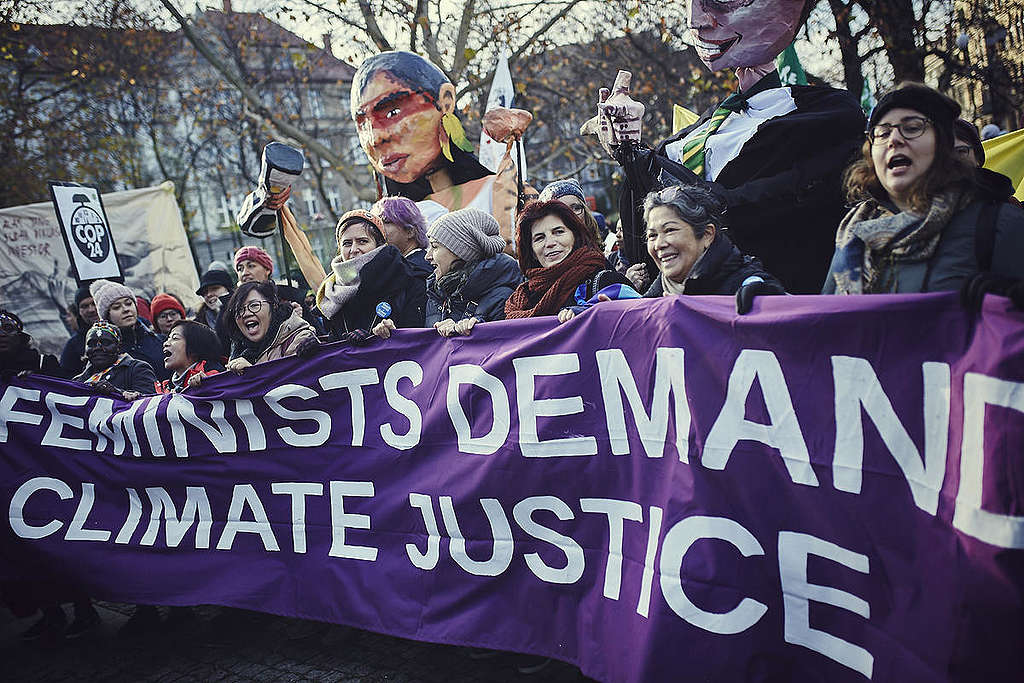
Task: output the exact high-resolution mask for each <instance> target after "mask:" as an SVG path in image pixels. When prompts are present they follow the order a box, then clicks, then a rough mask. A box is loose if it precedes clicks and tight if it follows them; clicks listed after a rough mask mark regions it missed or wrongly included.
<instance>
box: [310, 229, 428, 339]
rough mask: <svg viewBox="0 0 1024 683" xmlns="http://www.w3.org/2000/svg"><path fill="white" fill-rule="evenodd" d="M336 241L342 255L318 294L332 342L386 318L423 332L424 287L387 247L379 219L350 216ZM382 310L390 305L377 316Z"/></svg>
mask: <svg viewBox="0 0 1024 683" xmlns="http://www.w3.org/2000/svg"><path fill="white" fill-rule="evenodd" d="M335 236H336V237H337V240H338V255H337V256H335V257H334V259H333V260H332V261H331V272H330V273H329V274H328V275H327V277H326V278H325V279H324V281H323V282H322V283H320V287H319V288H318V289H317V292H316V303H317V306H318V307H319V308H320V310H321V311H322V312H323V314H324V317H325V318H327V320H328V325H329V327H330V328H331V333H332V336H334V338H336V339H337V338H341V337H343V336H344V335H345V334H347V333H349V332H354V331H356V330H370V329H371V328H373V327H374V326H375V325H377V324H378V323H380V322H381V321H382V320H383V319H385V318H388V319H390V320H391V321H392V323H393V324H394V325H395V326H396V327H423V316H424V312H423V309H424V305H425V304H426V298H427V292H426V283H425V282H424V281H423V280H422V279H421V278H418V277H416V276H415V275H414V274H413V272H412V269H411V268H410V266H409V264H408V263H406V261H405V259H403V258H402V254H401V253H400V252H399V251H398V249H396V248H395V247H393V246H391V245H390V244H387V243H386V241H385V238H384V229H383V224H382V223H381V220H380V218H379V217H378V216H376V215H375V214H373V213H370V212H369V211H364V210H362V209H355V210H353V211H349V212H348V213H346V214H345V215H344V216H342V217H341V220H339V221H338V228H337V231H336V233H335ZM380 304H387V305H386V306H385V307H380V308H381V309H382V310H383V309H386V310H385V311H384V314H381V313H380V312H378V307H379V305H380Z"/></svg>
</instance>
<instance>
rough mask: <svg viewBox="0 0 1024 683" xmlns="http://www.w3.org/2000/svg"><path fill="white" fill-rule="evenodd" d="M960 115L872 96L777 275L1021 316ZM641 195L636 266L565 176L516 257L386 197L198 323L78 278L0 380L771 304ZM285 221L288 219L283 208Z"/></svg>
mask: <svg viewBox="0 0 1024 683" xmlns="http://www.w3.org/2000/svg"><path fill="white" fill-rule="evenodd" d="M959 113H960V108H959V106H958V105H957V104H956V103H955V102H954V101H953V100H951V99H950V98H948V97H946V96H945V95H942V94H940V93H938V92H937V91H935V90H932V89H930V88H927V87H925V86H923V85H919V84H904V85H902V86H899V87H897V88H896V89H894V90H893V91H891V92H889V93H888V94H886V95H885V96H884V97H882V99H881V100H880V101H879V103H878V105H877V106H876V107H875V109H874V111H873V112H872V114H871V116H870V118H869V120H868V125H867V131H866V137H865V139H864V142H863V145H862V147H861V150H860V155H859V157H857V158H855V159H851V160H850V165H849V167H848V169H847V170H846V172H845V174H844V176H843V183H844V190H845V192H846V200H847V201H848V205H847V207H848V208H847V212H846V215H845V217H844V218H842V220H841V221H840V222H839V223H838V224H836V225H833V226H831V228H830V232H831V233H832V235H831V236H832V237H834V246H835V248H834V252H833V255H832V258H831V262H830V263H817V262H814V263H810V262H801V259H806V258H808V256H807V255H808V254H810V253H813V252H811V251H808V250H806V249H802V248H800V245H795V246H794V248H793V249H792V252H791V255H792V259H791V261H790V262H789V263H788V264H787V268H788V271H789V272H790V273H815V272H824V270H825V267H826V266H827V276H826V277H825V279H824V281H823V282H820V283H818V286H819V289H820V291H821V292H822V293H823V294H873V293H914V292H935V291H960V292H961V294H962V300H963V302H964V305H965V306H971V307H977V306H978V305H979V303H980V300H981V298H982V297H983V296H984V294H986V293H988V292H995V293H999V294H1004V295H1007V296H1009V297H1011V299H1012V300H1013V301H1014V303H1015V305H1016V306H1018V307H1024V284H1022V280H1021V278H1022V275H1024V210H1022V208H1021V207H1020V205H1019V203H1017V202H1016V200H1014V199H1013V197H1012V194H1013V187H1012V185H1011V183H1010V182H1009V180H1008V179H1007V178H1006V177H1005V176H1001V175H999V174H996V173H993V172H991V171H988V170H985V169H982V168H980V166H981V164H982V163H983V162H984V154H985V153H984V148H983V147H982V145H981V139H980V136H979V135H978V132H977V130H976V129H975V128H974V126H973V125H971V124H970V123H968V122H966V121H963V120H961V119H958V116H959ZM641 199H642V202H641V203H640V205H639V206H638V207H637V208H638V209H639V210H640V211H642V217H643V221H644V227H645V234H646V245H647V256H648V257H649V258H647V259H645V260H644V261H643V262H639V263H630V261H629V259H627V258H626V256H625V254H624V253H622V250H618V249H617V248H616V247H617V245H618V244H619V243H620V242H621V240H622V232H621V229H612V230H605V227H604V225H603V217H601V219H600V220H599V218H598V217H597V216H595V215H594V213H592V212H591V210H590V209H589V208H588V206H587V203H586V197H585V196H584V192H583V190H582V188H581V186H580V184H579V183H578V182H576V181H575V180H573V179H565V180H559V181H557V182H554V183H552V184H550V185H549V186H548V187H545V188H544V189H543V190H542V191H541V192H540V195H539V197H538V198H537V199H536V200H535V201H532V202H529V203H527V204H526V205H525V207H524V208H523V209H522V210H521V211H520V212H519V215H518V220H517V226H516V234H515V242H514V245H511V246H510V245H508V244H507V241H506V240H505V239H504V238H503V237H502V236H501V235H500V234H499V224H498V222H497V221H496V220H495V219H494V218H493V217H492V216H491V215H490V214H488V213H486V212H483V211H480V210H477V209H472V208H467V209H460V210H456V211H453V212H450V213H447V214H444V215H442V216H440V217H439V218H436V219H435V220H434V221H433V222H432V223H431V224H429V225H427V221H426V220H425V219H424V217H423V215H422V214H421V213H420V210H419V208H418V207H417V204H416V202H414V201H412V200H411V199H407V198H403V197H385V198H384V199H382V200H380V201H379V202H378V203H377V204H375V205H374V206H373V207H372V208H371V209H369V210H364V209H354V210H351V211H349V212H347V213H345V214H344V215H343V216H342V217H341V219H340V220H339V221H338V224H337V229H336V234H335V236H336V240H337V255H336V256H335V258H334V259H333V260H332V261H331V262H330V263H329V264H326V267H322V266H321V267H320V272H322V273H323V274H324V277H323V279H322V281H321V282H319V284H318V285H315V286H314V289H313V290H312V291H309V292H305V291H299V290H296V289H295V288H292V287H286V286H283V285H279V284H276V283H275V281H274V262H273V259H272V258H271V256H270V255H269V254H268V253H267V252H266V251H264V250H263V249H261V248H259V247H255V246H246V247H243V248H241V249H239V250H238V251H237V253H236V254H235V255H234V262H233V264H232V266H233V273H232V272H229V271H228V270H227V269H222V268H211V269H210V270H208V271H207V272H205V273H203V274H202V277H201V279H200V287H199V289H198V291H197V292H196V294H197V295H198V296H199V297H200V298H201V299H202V303H201V305H199V306H198V307H197V308H196V309H195V310H194V311H189V310H188V309H187V308H186V307H185V306H184V304H183V303H182V302H181V301H180V300H179V299H177V298H176V297H174V296H172V295H170V294H159V295H157V296H156V297H154V298H153V300H152V301H151V302H148V311H147V310H146V307H145V306H143V305H142V304H143V303H145V302H140V299H139V297H138V296H137V293H136V292H134V291H132V290H131V289H130V288H129V287H127V286H125V285H123V284H119V283H116V282H110V281H106V280H100V281H96V282H92V283H90V284H88V285H86V286H83V287H81V288H80V289H79V290H78V292H77V293H76V296H75V299H74V303H73V306H72V307H71V310H70V314H71V316H72V317H73V318H74V320H75V322H76V327H77V332H76V333H75V334H74V335H73V336H72V337H71V339H69V340H68V342H67V344H66V346H65V347H64V350H63V352H62V354H61V357H60V359H59V360H58V359H57V358H54V357H52V356H46V355H41V354H40V353H39V352H38V351H36V350H35V349H34V348H33V346H32V344H31V340H30V338H29V336H28V335H27V334H26V333H25V331H24V325H23V324H22V321H21V320H20V318H19V317H18V316H17V315H16V314H15V313H13V312H9V311H6V310H0V371H2V372H4V373H9V374H10V373H42V374H47V375H54V376H59V377H63V378H66V379H73V380H75V381H78V382H82V383H84V384H86V385H89V386H90V387H92V388H93V389H94V390H95V391H96V392H99V393H103V394H105V395H110V396H114V397H117V398H120V399H122V400H128V401H130V400H133V399H135V398H138V397H139V396H143V395H147V394H154V393H168V392H188V391H192V390H195V389H196V388H197V387H199V386H200V384H201V383H202V382H203V381H204V380H205V379H206V378H208V377H210V376H211V375H216V374H217V373H220V372H238V373H240V372H246V371H250V370H247V369H248V368H251V366H255V365H259V364H261V363H266V362H269V361H273V360H275V359H279V358H283V357H286V356H292V355H299V356H310V355H312V354H315V353H317V351H318V349H319V348H320V345H321V344H322V343H326V342H330V341H342V342H347V343H367V342H371V341H374V340H377V339H387V338H389V337H390V336H391V333H392V332H393V331H394V330H396V329H399V328H405V329H408V328H424V327H426V328H433V329H435V330H436V331H437V333H438V334H439V335H441V336H445V337H447V336H453V335H469V334H471V332H472V330H473V329H474V327H475V325H477V324H480V323H489V322H492V321H497V320H503V319H506V318H525V317H539V316H551V317H555V318H557V320H558V322H559V323H569V322H570V321H572V320H573V319H574V318H577V317H579V316H583V315H586V314H587V313H588V312H589V311H591V310H592V309H594V308H595V307H600V306H601V305H602V303H603V302H606V301H610V300H615V299H629V298H642V297H649V298H653V297H667V296H679V295H682V296H695V295H709V294H711V295H728V296H732V297H734V298H735V302H736V309H737V312H738V313H740V314H746V313H749V312H750V311H751V310H752V309H753V307H754V301H755V298H756V297H758V296H763V295H784V294H786V289H785V288H784V285H783V281H781V280H780V278H779V277H776V274H773V273H772V272H769V270H768V269H766V267H765V265H764V264H763V263H762V261H761V260H760V258H759V254H756V253H755V254H749V253H744V252H743V251H741V249H740V248H739V247H738V246H737V244H736V243H734V241H733V240H732V239H731V238H730V220H729V219H730V216H729V210H728V202H727V201H725V200H723V198H722V197H721V196H720V195H718V194H716V193H715V192H713V191H712V190H711V189H709V188H708V187H705V186H701V185H699V184H692V185H670V186H668V187H661V188H657V189H655V190H654V191H652V192H650V193H649V194H648V195H647V196H646V197H644V198H641ZM282 212H283V213H284V214H286V217H287V218H288V219H290V212H288V210H287V207H282ZM748 227H749V226H748ZM758 230H760V231H761V233H762V234H761V236H760V237H759V240H760V242H766V243H767V242H770V241H771V237H770V236H771V233H772V230H773V226H772V225H767V224H765V225H760V226H759V227H758ZM747 243H755V244H756V243H758V241H757V240H754V241H753V242H751V241H750V240H747ZM779 246H780V245H778V244H775V245H773V248H772V250H770V255H771V258H772V259H775V258H777V252H778V247H779ZM602 247H604V248H602ZM513 250H514V255H512V254H510V253H507V252H509V251H513ZM74 598H75V605H76V610H75V621H74V622H73V623H72V624H71V626H66V625H65V617H64V613H63V612H60V613H59V615H58V611H59V607H56V606H55V605H53V604H46V605H44V606H43V614H44V616H43V619H42V620H41V621H40V622H39V623H37V624H36V625H35V626H33V627H32V629H30V630H29V632H28V633H27V634H26V636H27V637H40V636H42V635H44V634H45V633H47V632H48V629H50V630H53V629H60V630H61V631H62V632H63V633H64V634H65V635H67V636H74V635H80V634H81V633H83V632H85V631H87V630H88V629H89V628H91V627H92V626H93V625H95V623H96V621H97V619H96V616H95V611H94V610H92V609H91V607H90V606H89V603H88V600H87V599H85V598H83V597H82V596H74ZM136 616H137V617H138V618H137V619H136V623H135V625H134V626H132V627H131V628H134V627H136V626H138V624H139V623H141V622H143V621H145V622H147V623H149V622H152V621H153V619H154V612H153V610H152V609H150V608H140V609H139V610H138V611H137V613H136Z"/></svg>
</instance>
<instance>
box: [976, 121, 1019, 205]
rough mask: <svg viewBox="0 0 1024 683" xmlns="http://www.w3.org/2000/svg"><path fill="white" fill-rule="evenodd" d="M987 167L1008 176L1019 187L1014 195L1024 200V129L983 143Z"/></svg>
mask: <svg viewBox="0 0 1024 683" xmlns="http://www.w3.org/2000/svg"><path fill="white" fill-rule="evenodd" d="M981 146H982V147H984V148H985V168H987V169H989V170H991V171H996V172H997V173H1002V174H1003V175H1005V176H1008V177H1009V178H1010V180H1011V181H1012V182H1013V186H1014V187H1015V188H1017V191H1016V193H1015V194H1014V196H1015V197H1016V198H1017V199H1020V200H1021V201H1024V129H1021V130H1015V131H1014V132H1012V133H1007V134H1006V135H1000V136H999V137H997V138H992V139H991V140H985V141H984V142H983V143H981Z"/></svg>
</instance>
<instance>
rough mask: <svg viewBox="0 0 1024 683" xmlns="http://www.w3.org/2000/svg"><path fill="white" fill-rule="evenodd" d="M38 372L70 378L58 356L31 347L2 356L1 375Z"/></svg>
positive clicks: (0, 362)
mask: <svg viewBox="0 0 1024 683" xmlns="http://www.w3.org/2000/svg"><path fill="white" fill-rule="evenodd" d="M25 371H28V372H37V373H39V374H41V375H48V376H50V377H61V378H63V377H69V376H70V375H68V374H67V373H66V372H65V371H64V369H63V368H62V367H61V365H60V363H59V362H58V361H57V357H56V356H52V355H50V354H48V353H46V354H43V353H39V351H38V350H36V349H34V348H32V347H31V346H23V347H22V348H21V349H19V350H17V351H14V352H12V353H7V354H3V355H0V373H3V374H7V373H19V372H25Z"/></svg>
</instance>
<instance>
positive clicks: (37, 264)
mask: <svg viewBox="0 0 1024 683" xmlns="http://www.w3.org/2000/svg"><path fill="white" fill-rule="evenodd" d="M71 189H74V190H76V191H78V190H81V189H82V188H71ZM102 199H103V206H104V207H105V208H106V213H107V219H108V223H109V225H110V227H111V230H112V231H113V233H114V238H115V239H116V241H117V257H118V263H119V264H120V267H121V271H122V273H123V274H124V280H125V284H126V285H128V286H129V287H131V288H132V289H133V290H135V292H137V293H138V294H140V295H142V296H145V297H147V298H150V297H152V296H153V295H154V294H156V293H158V292H170V293H172V294H176V295H178V296H179V297H181V298H182V299H183V300H185V301H192V300H194V299H195V289H196V288H197V287H198V286H199V275H198V273H196V267H195V262H194V261H193V260H192V253H191V251H190V250H189V246H188V239H187V237H186V236H185V228H184V226H183V225H182V222H181V213H180V212H179V211H178V205H177V203H176V202H175V199H174V184H173V183H171V182H165V183H163V184H161V185H158V186H155V187H147V188H143V189H139V190H126V191H123V192H110V193H106V194H103V195H102ZM111 251H113V250H111ZM74 296H75V274H74V270H73V269H72V266H71V263H70V262H69V261H68V256H67V252H66V250H65V249H64V248H63V247H62V245H61V227H60V224H59V223H58V221H57V218H56V216H55V215H54V207H53V204H52V203H50V202H41V203H38V204H28V205H25V206H12V207H9V208H6V209H0V306H3V307H4V308H7V309H10V310H12V311H15V312H16V313H17V314H18V315H19V316H20V317H21V319H22V320H24V321H25V330H26V331H27V332H28V333H29V334H31V335H32V338H33V340H34V341H35V344H36V346H37V347H38V348H39V350H40V351H43V352H45V353H53V354H59V353H60V351H61V349H62V348H63V346H64V343H65V342H66V341H67V339H68V337H70V336H71V333H70V332H69V331H68V330H67V329H66V328H65V327H64V324H63V323H62V321H61V311H60V310H59V309H60V308H61V307H64V306H67V305H68V303H70V302H72V301H73V300H74Z"/></svg>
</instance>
